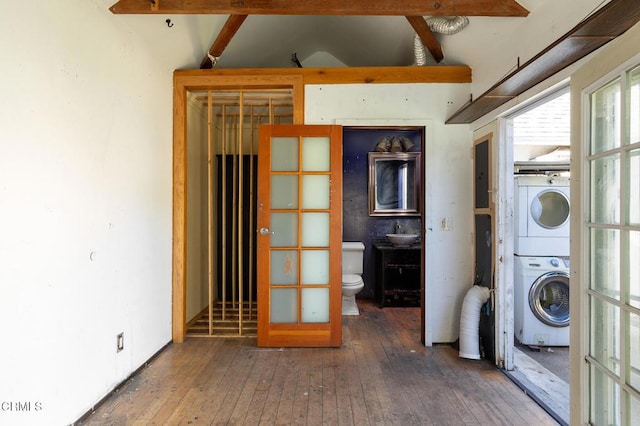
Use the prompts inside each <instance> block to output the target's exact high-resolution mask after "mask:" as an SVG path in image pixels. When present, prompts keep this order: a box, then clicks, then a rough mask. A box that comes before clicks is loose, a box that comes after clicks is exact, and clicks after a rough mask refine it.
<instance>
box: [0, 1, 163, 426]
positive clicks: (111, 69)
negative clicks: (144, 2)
mask: <svg viewBox="0 0 640 426" xmlns="http://www.w3.org/2000/svg"><path fill="white" fill-rule="evenodd" d="M4 3H6V4H3V7H2V11H3V13H4V16H5V19H3V23H2V25H1V26H0V52H2V54H1V55H0V62H1V68H2V79H1V80H0V93H1V94H2V96H1V97H0V324H2V350H0V377H1V379H0V402H1V403H2V407H1V410H0V424H12V425H15V424H28V425H37V424H46V425H55V424H57V425H61V424H69V423H71V422H73V421H74V420H76V419H77V418H78V417H80V416H81V415H82V414H84V413H85V412H86V411H87V410H88V409H90V407H91V406H92V405H93V404H94V403H96V402H98V401H99V400H100V399H101V398H102V397H103V396H105V395H106V394H107V393H108V392H109V391H110V390H111V389H113V388H114V386H116V385H117V384H118V383H119V382H121V381H122V380H123V379H125V378H126V377H127V376H128V375H129V374H130V373H131V372H133V371H134V370H135V369H136V368H138V367H139V366H140V365H141V364H142V363H143V362H144V361H146V360H147V359H148V358H149V357H151V356H152V355H153V354H154V353H155V352H156V351H158V350H159V349H160V348H162V347H163V345H165V344H166V343H167V342H169V341H170V339H171V158H172V154H171V134H172V98H171V94H172V76H171V71H172V70H171V69H169V68H167V67H166V66H163V64H160V63H157V62H156V60H155V59H154V57H152V56H150V55H149V54H148V53H147V50H146V48H145V47H144V46H142V45H140V44H139V43H138V40H137V38H136V37H135V36H133V35H132V33H131V31H130V30H129V29H127V28H125V27H124V26H122V24H121V23H120V22H119V21H118V19H116V18H115V17H114V16H113V15H112V14H111V13H110V12H109V11H108V10H107V9H106V8H105V7H104V5H103V4H102V3H101V2H98V0H66V1H64V2H46V1H45V2H42V1H33V0H25V1H21V2H10V3H9V2H4ZM120 332H124V336H125V346H124V350H123V351H122V352H120V353H116V335H117V334H118V333H120ZM5 403H11V404H5Z"/></svg>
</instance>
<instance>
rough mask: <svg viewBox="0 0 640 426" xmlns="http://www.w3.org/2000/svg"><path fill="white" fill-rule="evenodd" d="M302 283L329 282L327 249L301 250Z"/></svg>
mask: <svg viewBox="0 0 640 426" xmlns="http://www.w3.org/2000/svg"><path fill="white" fill-rule="evenodd" d="M302 284H329V251H328V250H304V251H303V252H302Z"/></svg>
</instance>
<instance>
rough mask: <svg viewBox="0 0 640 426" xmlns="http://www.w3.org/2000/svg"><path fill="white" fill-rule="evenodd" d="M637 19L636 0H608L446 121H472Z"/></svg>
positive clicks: (639, 17)
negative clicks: (608, 0)
mask: <svg viewBox="0 0 640 426" xmlns="http://www.w3.org/2000/svg"><path fill="white" fill-rule="evenodd" d="M638 22H640V2H638V0H611V1H610V2H609V3H607V4H606V5H604V6H603V7H602V8H600V9H598V10H597V11H596V12H595V13H593V14H592V15H591V16H589V17H588V18H586V19H584V20H583V21H582V22H580V23H579V24H578V25H576V26H575V27H574V28H573V29H572V30H571V31H569V32H568V33H567V34H565V35H564V36H562V37H560V38H559V39H558V40H556V41H555V42H554V43H552V44H551V45H550V46H548V47H547V48H546V49H544V50H543V51H542V52H540V53H538V54H537V55H536V56H535V57H533V58H532V59H531V60H529V61H527V63H525V64H524V65H522V66H521V67H519V68H518V69H516V70H515V71H513V72H512V73H510V74H509V75H507V76H506V77H505V78H504V79H502V80H501V81H499V82H498V83H496V84H495V85H494V86H493V87H491V88H490V89H489V90H487V91H486V92H484V93H483V94H482V95H480V96H479V97H478V98H477V99H475V100H474V101H473V102H470V103H468V104H466V105H465V106H463V107H462V108H460V109H459V110H458V111H457V112H455V113H454V114H453V115H452V116H451V117H449V119H448V120H447V121H446V123H447V124H465V123H472V122H474V121H475V120H477V119H478V118H480V117H482V116H483V115H485V114H488V113H490V112H491V111H493V110H494V109H496V108H498V107H499V106H501V105H503V104H505V103H507V102H508V101H510V100H511V99H513V98H515V97H516V96H518V95H520V94H522V93H524V92H525V91H527V90H529V89H531V88H532V87H534V86H535V85H536V84H539V83H541V82H543V81H544V80H546V79H548V78H549V77H551V76H552V75H554V74H556V73H558V72H559V71H561V70H563V69H565V68H566V67H568V66H569V65H571V64H573V63H574V62H576V61H578V60H580V59H582V58H584V57H585V56H587V55H588V54H589V53H591V52H593V51H594V50H596V49H598V48H600V47H602V46H604V45H605V44H607V43H609V42H610V41H611V40H613V39H615V38H616V37H618V36H620V35H622V34H623V33H624V32H626V31H627V30H628V29H629V28H631V27H632V26H634V25H635V24H636V23H638Z"/></svg>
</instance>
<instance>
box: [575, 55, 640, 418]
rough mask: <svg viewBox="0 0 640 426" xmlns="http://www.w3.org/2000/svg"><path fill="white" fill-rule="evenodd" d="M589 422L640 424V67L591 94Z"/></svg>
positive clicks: (587, 250)
mask: <svg viewBox="0 0 640 426" xmlns="http://www.w3.org/2000/svg"><path fill="white" fill-rule="evenodd" d="M588 103H589V106H588V108H589V111H590V118H589V133H588V134H589V137H588V140H587V141H586V146H585V153H586V158H585V177H586V180H585V182H586V185H587V192H586V195H587V197H588V199H589V201H588V204H587V209H586V215H587V220H586V234H585V237H586V240H585V241H586V242H587V245H586V247H585V254H586V259H585V260H586V265H587V266H586V268H585V270H584V271H585V272H586V275H585V278H586V282H585V288H586V298H587V304H586V306H587V309H588V320H589V328H588V329H589V346H588V353H587V357H586V361H587V368H588V377H589V394H590V401H589V406H590V410H589V420H590V423H591V424H595V425H611V424H616V425H620V424H621V425H630V424H633V423H634V422H637V421H638V419H640V66H636V67H635V68H632V69H630V70H625V71H624V72H622V73H620V75H618V76H617V77H616V78H614V79H612V80H611V81H610V82H608V83H607V84H605V85H603V86H601V87H599V88H598V89H596V90H595V91H593V92H591V93H590V94H589V95H588Z"/></svg>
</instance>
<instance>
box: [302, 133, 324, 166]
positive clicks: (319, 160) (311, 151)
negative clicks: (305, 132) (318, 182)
mask: <svg viewBox="0 0 640 426" xmlns="http://www.w3.org/2000/svg"><path fill="white" fill-rule="evenodd" d="M329 142H330V140H329V138H328V137H321V138H314V137H306V138H302V171H305V172H328V171H329V163H330V162H329V160H330V156H329V153H330V150H329Z"/></svg>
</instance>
